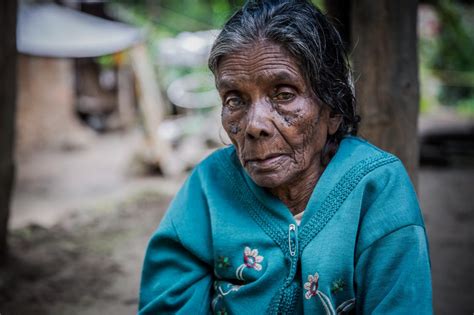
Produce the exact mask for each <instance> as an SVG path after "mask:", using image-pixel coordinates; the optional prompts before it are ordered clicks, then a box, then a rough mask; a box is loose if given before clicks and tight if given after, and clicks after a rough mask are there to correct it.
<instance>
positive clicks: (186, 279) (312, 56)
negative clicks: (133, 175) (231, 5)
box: [139, 0, 432, 314]
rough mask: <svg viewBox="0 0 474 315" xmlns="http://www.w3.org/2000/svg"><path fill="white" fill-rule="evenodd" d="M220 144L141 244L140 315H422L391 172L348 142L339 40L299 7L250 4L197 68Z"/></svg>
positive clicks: (416, 238)
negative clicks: (210, 99)
mask: <svg viewBox="0 0 474 315" xmlns="http://www.w3.org/2000/svg"><path fill="white" fill-rule="evenodd" d="M209 66H210V68H211V70H212V71H213V73H214V74H215V78H216V86H217V89H218V91H219V93H220V96H221V98H222V125H223V127H224V129H225V130H226V132H227V134H228V135H229V137H230V139H231V141H232V144H233V145H231V146H229V147H227V148H224V149H221V150H218V151H217V152H215V153H214V154H212V155H211V156H210V157H208V158H207V159H206V160H204V161H203V162H202V163H201V164H199V165H198V166H197V167H196V169H195V170H194V171H193V172H192V174H191V175H190V177H189V178H188V180H187V182H186V183H185V185H184V186H183V187H182V189H181V190H180V191H179V193H178V194H177V196H176V197H175V199H174V201H173V202H172V204H171V206H170V208H169V210H168V212H167V214H166V215H165V217H164V219H163V220H162V222H161V224H160V226H159V228H158V230H157V231H156V233H155V234H154V235H153V237H152V239H151V241H150V244H149V247H148V250H147V253H146V258H145V263H144V268H143V275H142V286H141V292H140V306H139V309H140V310H139V313H140V314H165V313H172V314H175V313H178V314H207V313H211V312H214V313H217V314H246V313H253V314H264V313H272V314H277V313H282V314H294V313H298V314H300V313H301V314H302V313H308V314H346V313H351V312H353V313H357V314H429V313H431V312H432V310H431V280H430V262H429V256H428V248H427V241H426V234H425V228H424V225H423V219H422V216H421V213H420V209H419V207H418V202H417V199H416V195H415V192H414V190H413V188H412V185H411V183H410V181H409V178H408V176H407V174H406V172H405V170H404V168H403V165H402V163H401V162H400V161H399V160H398V159H397V158H396V157H394V156H392V155H390V154H388V153H386V152H384V151H382V150H380V149H378V148H376V147H374V146H373V145H371V144H369V143H367V142H366V141H364V140H361V139H360V138H357V137H356V136H355V134H356V132H357V123H358V117H357V116H356V114H355V102H354V97H353V91H352V82H351V79H350V71H349V68H348V64H347V58H346V56H345V53H344V51H343V45H342V43H341V39H340V37H339V35H338V33H337V32H336V30H335V29H334V27H333V26H332V25H331V24H330V23H329V22H328V20H327V19H326V17H325V16H324V15H323V14H322V13H321V12H320V11H319V10H318V9H316V8H315V7H314V6H313V5H312V4H311V3H310V2H309V1H303V0H299V1H296V0H293V1H288V0H287V1H275V0H274V1H249V2H248V3H246V4H245V5H244V7H243V8H242V9H240V10H239V11H237V12H236V13H235V14H234V15H233V16H232V17H231V18H230V20H229V21H228V22H227V23H226V24H225V26H224V28H223V30H222V32H221V33H220V35H219V36H218V37H217V39H216V41H215V43H214V46H213V48H212V51H211V55H210V58H209Z"/></svg>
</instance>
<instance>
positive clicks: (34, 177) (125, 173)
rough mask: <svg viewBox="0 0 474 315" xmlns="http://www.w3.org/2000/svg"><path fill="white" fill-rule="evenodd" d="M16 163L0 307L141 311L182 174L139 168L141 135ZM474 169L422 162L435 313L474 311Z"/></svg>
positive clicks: (10, 310) (22, 313)
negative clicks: (153, 250) (143, 287)
mask: <svg viewBox="0 0 474 315" xmlns="http://www.w3.org/2000/svg"><path fill="white" fill-rule="evenodd" d="M96 141H97V142H95V143H94V144H93V145H91V146H90V147H89V148H87V149H85V150H82V151H77V152H48V153H42V154H38V155H37V156H35V157H34V158H31V159H28V160H25V161H22V162H21V164H20V165H19V172H18V179H17V185H16V191H15V195H14V200H13V210H12V211H13V213H12V218H11V237H10V245H11V253H12V260H11V262H10V266H9V268H7V269H6V270H4V271H2V272H1V273H0V313H1V314H2V315H10V314H13V315H17V314H18V315H28V314H40V315H41V314H134V313H136V308H137V302H138V301H137V294H138V286H139V278H140V270H141V263H142V260H143V254H144V250H145V247H146V244H147V241H148V238H149V236H150V235H151V233H152V232H153V230H154V229H155V228H156V226H157V225H158V223H159V220H160V218H161V217H162V215H163V213H164V211H165V209H166V207H167V205H168V203H169V201H170V199H171V197H172V195H173V194H174V193H175V192H176V190H177V189H178V187H179V186H180V184H181V183H182V181H183V178H182V177H181V178H172V179H167V180H165V179H163V178H160V177H156V176H155V177H143V176H141V177H140V176H133V175H131V174H130V161H131V160H133V158H132V155H131V154H130V148H133V147H136V145H137V137H136V136H135V135H133V134H132V135H125V134H113V135H107V136H104V137H101V138H100V139H98V140H96ZM473 179H474V168H459V167H458V168H423V169H421V171H420V178H419V195H420V201H421V205H422V209H423V213H424V217H425V221H426V226H427V230H428V233H429V240H430V249H431V259H432V274H433V287H434V305H435V310H436V314H472V313H473V312H474V302H473V300H472V297H473V296H474V286H473V284H474V277H473V275H474V273H473V272H472V266H473V263H474V235H473V231H474V229H473V228H472V227H473V226H474V206H473V198H472V196H473V193H474V191H473V184H472V183H473Z"/></svg>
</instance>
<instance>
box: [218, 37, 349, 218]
mask: <svg viewBox="0 0 474 315" xmlns="http://www.w3.org/2000/svg"><path fill="white" fill-rule="evenodd" d="M216 83H217V89H218V91H219V94H220V96H221V99H222V103H223V107H222V125H223V127H224V129H225V130H226V132H227V134H228V135H229V137H230V139H231V141H232V143H233V144H234V145H235V147H236V150H237V154H238V157H239V159H240V162H241V163H242V165H243V167H244V168H245V170H246V171H247V172H248V174H249V175H250V177H251V178H252V179H253V181H254V182H255V183H256V184H257V185H259V186H262V187H266V188H268V189H269V190H270V191H271V192H272V193H273V194H274V195H276V196H277V197H278V198H280V200H282V201H283V202H284V203H285V204H286V205H287V206H288V207H289V208H290V210H291V211H292V212H293V213H294V214H296V213H299V212H301V211H303V210H304V208H305V207H306V204H307V202H308V200H309V197H310V196H311V193H312V191H313V189H314V187H315V185H316V182H317V180H318V179H319V177H320V175H321V173H322V171H323V167H322V165H321V151H322V150H323V147H324V145H325V143H326V139H327V137H328V135H330V134H333V133H334V132H336V130H337V128H338V126H339V124H340V121H341V117H340V116H334V115H330V112H329V109H328V108H327V106H323V105H322V104H320V102H318V101H317V98H316V96H315V95H314V93H313V92H312V90H311V88H310V87H309V85H308V84H307V82H306V80H305V79H304V77H303V75H302V74H301V72H300V70H299V67H298V64H297V62H296V61H295V60H294V59H293V58H292V57H291V56H290V55H289V54H288V53H287V52H286V50H285V49H284V48H282V47H281V46H279V45H277V44H274V43H271V42H266V41H265V42H259V43H256V44H255V45H254V46H253V47H252V49H245V50H244V49H243V50H241V51H239V52H237V53H234V54H231V55H228V56H225V57H224V58H223V59H222V60H221V61H220V63H219V66H218V68H217V73H216Z"/></svg>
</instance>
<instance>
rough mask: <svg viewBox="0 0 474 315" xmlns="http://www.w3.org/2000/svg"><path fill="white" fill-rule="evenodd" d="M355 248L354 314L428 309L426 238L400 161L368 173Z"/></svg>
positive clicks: (428, 312)
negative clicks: (365, 200)
mask: <svg viewBox="0 0 474 315" xmlns="http://www.w3.org/2000/svg"><path fill="white" fill-rule="evenodd" d="M365 195H366V196H367V200H370V201H369V202H367V203H366V204H365V205H364V208H365V210H364V211H363V215H362V220H361V223H360V229H359V237H358V247H357V250H356V266H355V285H356V299H357V302H356V308H357V314H420V315H424V314H432V292H431V291H432V290H431V266H430V257H429V249H428V241H427V237H426V231H425V228H424V223H423V218H422V215H421V211H420V208H419V205H418V200H417V197H416V194H415V191H414V189H413V186H412V184H411V182H410V179H409V177H408V174H407V173H406V171H405V169H404V167H403V165H402V164H401V163H400V162H397V163H395V164H391V165H388V166H386V167H384V168H382V169H380V170H377V171H376V172H374V174H372V175H371V176H369V180H368V184H367V186H366V193H365Z"/></svg>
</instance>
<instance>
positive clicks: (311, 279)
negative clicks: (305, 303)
mask: <svg viewBox="0 0 474 315" xmlns="http://www.w3.org/2000/svg"><path fill="white" fill-rule="evenodd" d="M318 280H319V274H318V273H317V272H316V273H315V274H314V276H313V275H309V276H308V282H306V283H305V284H304V288H305V290H307V291H306V293H305V295H304V296H305V298H306V299H308V300H309V299H310V298H312V297H313V296H316V295H317V294H318Z"/></svg>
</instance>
